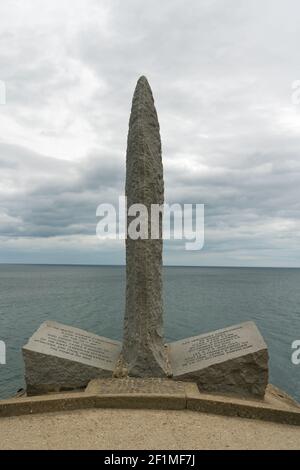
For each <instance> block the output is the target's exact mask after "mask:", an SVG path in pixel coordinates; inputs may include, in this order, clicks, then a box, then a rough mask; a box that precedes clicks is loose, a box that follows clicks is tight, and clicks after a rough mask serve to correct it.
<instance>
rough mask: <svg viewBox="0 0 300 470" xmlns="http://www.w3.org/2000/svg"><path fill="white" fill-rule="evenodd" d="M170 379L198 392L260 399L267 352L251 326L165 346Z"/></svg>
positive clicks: (233, 327)
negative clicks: (186, 382)
mask: <svg viewBox="0 0 300 470" xmlns="http://www.w3.org/2000/svg"><path fill="white" fill-rule="evenodd" d="M168 350H169V358H170V364H171V368H172V372H173V378H174V379H176V380H189V381H194V382H196V383H197V384H198V387H199V390H200V391H201V390H202V391H206V392H213V393H222V394H224V393H225V394H233V395H238V396H245V397H247V396H252V397H253V396H254V397H258V398H262V397H263V396H264V394H265V390H266V387H267V384H268V349H267V346H266V344H265V342H264V340H263V337H262V336H261V334H260V332H259V331H258V329H257V327H256V325H255V324H254V323H253V322H246V323H242V324H240V325H236V326H232V327H229V328H224V329H222V330H217V331H214V332H212V333H207V334H202V335H200V336H194V337H191V338H187V339H184V340H181V341H176V342H174V343H170V344H169V345H168Z"/></svg>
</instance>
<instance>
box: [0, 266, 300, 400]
mask: <svg viewBox="0 0 300 470" xmlns="http://www.w3.org/2000/svg"><path fill="white" fill-rule="evenodd" d="M163 280H164V332H165V338H166V341H174V340H178V339H182V338H186V337H188V336H195V335H198V334H201V333H206V332H210V331H213V330H216V329H219V328H224V327H228V326H231V325H235V324H238V323H242V322H245V321H249V320H253V321H254V322H255V323H256V325H257V326H258V328H259V330H260V331H261V333H262V335H263V336H264V338H265V341H266V343H267V345H268V348H269V354H270V382H271V383H273V384H274V385H276V386H278V387H280V388H282V389H283V390H284V391H286V392H287V393H289V394H290V395H291V396H292V397H294V398H295V399H296V400H299V401H300V365H298V366H297V365H294V364H293V363H292V353H293V349H292V343H293V342H294V341H296V340H300V269H284V268H226V267H221V268H219V267H207V268H206V267H164V270H163ZM124 305H125V267H122V266H64V265H4V264H2V265H0V340H1V341H4V342H5V344H6V364H0V398H7V397H10V396H11V395H14V394H15V393H16V392H17V390H19V389H20V388H22V387H24V365H23V360H22V353H21V348H22V346H23V345H24V344H25V343H26V342H27V340H28V339H29V337H30V336H31V335H32V334H33V332H34V331H35V330H36V329H37V328H38V327H39V326H40V324H41V323H42V322H44V321H45V320H55V321H58V322H61V323H64V324H67V325H71V326H76V327H78V328H82V329H84V330H87V331H90V332H93V333H96V334H99V335H101V336H107V337H109V338H112V339H116V340H121V339H122V329H123V328H122V326H123V316H124Z"/></svg>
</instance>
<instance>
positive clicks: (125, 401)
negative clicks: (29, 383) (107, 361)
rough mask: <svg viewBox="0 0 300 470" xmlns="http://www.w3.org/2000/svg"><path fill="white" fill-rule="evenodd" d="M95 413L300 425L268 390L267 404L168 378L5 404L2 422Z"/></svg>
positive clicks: (115, 382)
mask: <svg viewBox="0 0 300 470" xmlns="http://www.w3.org/2000/svg"><path fill="white" fill-rule="evenodd" d="M90 408H132V409H165V410H184V409H188V410H193V411H198V412H203V413H211V414H218V415H223V416H236V417H241V418H251V419H260V420H265V421H274V422H278V423H283V424H292V425H298V426H300V406H299V405H298V404H297V403H296V402H295V401H294V400H293V399H292V398H290V397H289V396H288V395H286V394H285V393H284V392H282V391H280V390H279V389H277V388H276V387H274V386H272V385H268V387H267V391H266V395H265V398H264V399H263V400H252V399H251V400H250V399H240V398H233V397H229V396H228V397H226V396H221V395H212V394H204V393H201V392H199V390H198V387H197V385H196V384H194V383H188V382H175V381H173V380H168V379H95V380H93V381H91V382H90V384H89V385H88V387H87V388H86V390H85V391H84V392H83V391H80V392H70V393H57V394H49V395H43V396H36V397H21V398H13V399H9V400H2V401H0V417H10V416H20V415H26V414H34V413H47V412H58V411H71V410H79V409H90Z"/></svg>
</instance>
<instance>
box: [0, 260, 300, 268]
mask: <svg viewBox="0 0 300 470" xmlns="http://www.w3.org/2000/svg"><path fill="white" fill-rule="evenodd" d="M0 266H74V267H75V266H78V267H80V266H82V267H95V268H97V267H99V268H100V267H111V268H113V267H115V268H125V267H126V264H87V263H17V262H16V263H3V262H1V261H0ZM162 267H163V268H230V269H234V268H236V269H241V268H244V269H300V266H231V265H226V266H225V265H188V264H163V266H162Z"/></svg>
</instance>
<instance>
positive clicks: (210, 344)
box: [23, 77, 268, 398]
mask: <svg viewBox="0 0 300 470" xmlns="http://www.w3.org/2000/svg"><path fill="white" fill-rule="evenodd" d="M126 196H127V208H128V210H129V209H130V208H132V206H133V205H135V204H143V206H144V207H146V209H147V212H148V215H149V214H151V208H152V204H156V205H161V204H163V202H164V182H163V167H162V156H161V141H160V133H159V123H158V119H157V113H156V110H155V106H154V100H153V96H152V92H151V88H150V86H149V83H148V81H147V79H146V78H145V77H141V78H140V79H139V80H138V83H137V85H136V89H135V92H134V96H133V102H132V109H131V116H130V121H129V132H128V143H127V156H126ZM132 218H133V216H132V213H131V212H128V217H127V231H128V234H127V239H126V308H125V318H124V341H123V346H122V345H121V343H119V342H117V341H112V340H110V339H107V338H103V337H99V336H97V335H94V334H92V333H87V332H85V331H82V330H79V329H77V328H72V327H70V326H65V325H61V324H57V323H55V322H45V323H44V324H43V325H42V326H41V327H40V329H39V330H38V331H37V332H36V333H35V334H34V335H33V336H32V337H31V339H30V340H29V342H28V344H27V345H26V346H24V348H23V356H24V361H25V377H26V385H27V391H28V393H29V394H30V393H32V394H33V393H42V392H48V391H54V390H55V391H59V390H66V389H76V388H81V387H85V386H86V385H87V384H88V383H89V381H90V380H91V379H95V378H107V377H111V378H112V377H113V376H114V377H129V378H130V377H140V378H148V379H149V380H150V379H151V378H152V379H153V380H154V378H160V379H156V380H163V378H164V377H165V378H167V377H173V378H174V379H175V380H176V381H178V380H179V381H193V382H196V383H197V385H198V387H199V390H200V391H205V392H213V393H219V394H228V393H229V394H233V395H238V396H247V397H249V396H253V397H256V398H262V397H263V396H264V393H265V389H266V386H267V383H268V351H267V346H266V344H265V342H264V340H263V338H262V336H261V335H260V333H259V331H258V329H257V327H256V326H255V324H254V323H253V322H246V323H243V324H241V325H235V326H231V327H229V328H224V329H223V330H218V331H214V332H212V333H205V334H201V335H199V336H193V337H191V338H187V339H184V340H181V341H176V342H174V343H170V344H168V345H165V344H164V339H163V301H162V248H163V242H162V217H161V218H160V219H159V227H158V234H157V236H156V237H155V238H152V237H151V217H149V216H148V219H147V223H146V227H147V230H146V232H147V233H143V236H141V237H140V238H136V239H135V238H131V237H130V224H131V222H132ZM184 314H185V312H182V315H184ZM199 330H201V325H199ZM114 380H116V381H118V380H120V379H118V378H115V379H114ZM124 380H125V382H122V383H125V384H126V383H127V382H126V379H124ZM129 380H133V379H129ZM139 380H141V379H139ZM151 383H152V382H151Z"/></svg>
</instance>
